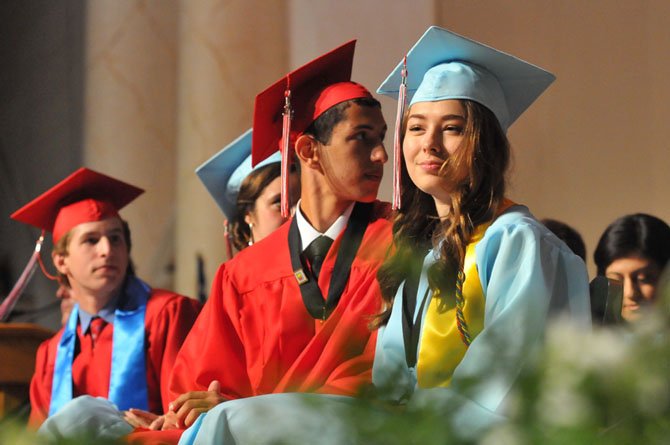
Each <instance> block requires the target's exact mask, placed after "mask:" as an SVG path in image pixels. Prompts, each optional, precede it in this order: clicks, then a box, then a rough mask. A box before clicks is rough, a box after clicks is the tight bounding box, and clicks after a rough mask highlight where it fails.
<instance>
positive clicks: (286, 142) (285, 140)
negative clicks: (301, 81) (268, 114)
mask: <svg viewBox="0 0 670 445" xmlns="http://www.w3.org/2000/svg"><path fill="white" fill-rule="evenodd" d="M282 114H283V116H282V139H281V147H280V148H281V216H282V217H284V218H288V217H289V214H290V209H289V207H290V206H289V187H288V178H289V171H288V170H289V168H288V167H289V156H290V154H291V152H290V141H291V119H293V108H292V106H291V78H290V77H289V76H286V91H284V111H283V113H282Z"/></svg>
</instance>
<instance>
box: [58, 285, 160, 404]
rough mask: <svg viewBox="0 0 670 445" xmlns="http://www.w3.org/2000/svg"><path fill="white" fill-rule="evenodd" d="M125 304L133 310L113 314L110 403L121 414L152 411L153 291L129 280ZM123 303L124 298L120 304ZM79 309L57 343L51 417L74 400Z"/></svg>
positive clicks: (75, 308)
mask: <svg viewBox="0 0 670 445" xmlns="http://www.w3.org/2000/svg"><path fill="white" fill-rule="evenodd" d="M124 290H125V297H126V298H125V302H126V304H127V305H128V303H134V304H130V306H131V307H133V309H130V310H123V309H122V308H121V307H123V305H122V304H119V307H118V308H117V309H116V310H115V311H114V332H113V334H112V335H113V337H112V361H111V367H112V369H111V375H110V378H109V394H108V399H109V400H110V401H112V402H113V403H114V404H115V405H116V406H117V407H118V408H119V409H120V410H127V409H129V408H140V409H143V410H145V411H148V410H149V391H148V389H147V373H146V365H145V353H144V317H145V314H146V309H147V300H148V299H149V294H150V293H151V288H150V287H149V286H148V285H147V284H146V283H144V282H143V281H142V280H140V279H139V278H136V277H133V276H129V277H128V278H127V280H126V285H125V289H124ZM123 301H124V298H123V296H122V297H121V302H123ZM78 322H79V305H78V304H75V305H74V307H73V308H72V313H71V314H70V318H69V319H68V322H67V325H66V326H65V329H63V335H62V336H61V339H60V342H59V343H58V351H57V353H56V364H55V366H54V375H53V383H52V387H51V404H50V405H49V416H51V415H53V414H55V413H56V412H57V411H58V410H59V409H60V408H62V407H63V405H65V404H66V403H67V402H69V401H70V400H72V360H73V359H74V350H75V346H76V343H77V323H78Z"/></svg>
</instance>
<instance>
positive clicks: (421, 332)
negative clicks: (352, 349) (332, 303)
mask: <svg viewBox="0 0 670 445" xmlns="http://www.w3.org/2000/svg"><path fill="white" fill-rule="evenodd" d="M403 71H405V73H406V74H407V76H406V77H405V76H404V75H403ZM553 80H554V76H553V75H552V74H551V73H548V72H546V71H544V70H542V69H540V68H538V67H535V66H533V65H531V64H528V63H526V62H524V61H522V60H520V59H517V58H515V57H513V56H510V55H507V54H504V53H502V52H500V51H497V50H495V49H493V48H490V47H487V46H485V45H482V44H480V43H478V42H474V41H472V40H469V39H466V38H464V37H461V36H459V35H456V34H454V33H451V32H450V31H447V30H445V29H441V28H438V27H431V28H429V29H428V30H427V31H426V33H425V34H424V35H423V36H422V37H421V39H420V40H419V41H418V42H417V43H416V44H415V46H414V47H413V48H412V49H411V50H410V51H409V53H408V54H407V58H406V65H405V63H403V62H401V63H400V64H399V65H398V66H397V67H396V69H395V70H394V71H393V73H392V74H391V75H390V76H389V78H388V79H387V80H386V81H385V82H384V83H383V84H382V86H381V87H380V89H379V90H378V92H379V93H381V94H387V95H391V96H393V97H398V96H400V101H401V102H402V103H403V104H404V100H405V98H404V97H403V95H404V94H405V93H402V92H401V91H402V90H403V89H405V90H406V94H407V99H408V100H409V108H408V110H407V112H406V113H404V112H403V111H404V110H402V108H404V107H401V111H399V116H402V117H403V119H402V120H401V119H398V121H397V124H400V125H398V127H399V128H398V129H397V130H398V134H397V136H396V143H397V148H396V156H397V168H396V172H397V173H399V174H400V176H399V177H398V178H399V179H400V181H399V182H396V181H394V184H397V185H396V186H395V187H394V205H395V206H396V207H399V210H398V212H397V214H396V219H395V222H394V243H395V245H396V249H397V250H396V254H395V255H393V256H392V257H390V258H389V259H387V261H386V263H385V264H384V266H383V267H382V268H381V269H380V271H379V274H378V277H379V281H380V286H381V288H382V292H383V295H384V300H385V310H384V312H383V313H382V314H380V316H379V318H378V320H377V324H378V327H379V333H378V338H377V347H376V354H375V360H374V367H373V383H374V384H375V386H376V387H378V388H379V393H380V397H382V398H383V399H385V400H388V401H389V402H391V403H394V404H407V405H408V409H412V407H422V406H426V404H435V408H436V409H441V410H444V412H448V413H449V415H448V416H445V419H449V422H450V423H451V425H450V426H451V428H452V431H454V432H455V434H457V435H460V436H462V437H464V438H465V437H473V436H476V435H478V434H481V433H482V432H483V431H485V430H486V429H487V428H488V427H490V426H492V425H494V424H495V423H497V422H500V421H502V420H504V419H505V401H506V398H507V396H508V395H509V394H510V392H511V390H512V388H513V386H514V383H515V381H516V380H517V378H518V377H519V375H520V373H521V371H522V369H523V368H524V366H526V365H527V364H528V363H529V362H531V361H532V357H533V354H534V352H536V351H537V350H538V348H539V347H541V345H542V338H543V335H544V332H545V329H546V325H547V322H548V320H549V318H550V317H551V316H552V315H554V314H559V313H566V314H567V315H568V316H569V317H571V318H572V319H573V321H574V322H575V324H576V326H578V327H580V328H584V329H586V330H588V329H589V327H590V310H589V290H588V276H587V272H586V268H585V265H584V262H583V261H582V260H581V259H580V258H579V257H577V256H576V255H575V254H573V253H572V251H571V250H570V249H569V248H568V247H567V246H566V245H565V244H564V243H563V242H562V241H560V240H559V239H558V238H557V237H556V236H555V235H553V234H552V233H551V232H550V231H549V230H547V229H546V228H545V227H544V226H543V225H542V224H540V223H539V222H538V221H537V220H536V219H535V218H534V217H533V216H532V214H531V213H530V212H529V210H528V209H527V208H526V207H525V206H522V205H518V204H516V203H514V202H512V201H510V200H509V199H507V198H506V195H505V173H506V170H507V167H508V163H509V157H510V149H509V143H508V141H507V137H506V131H507V129H508V128H509V126H510V125H511V124H512V123H513V122H514V121H515V120H516V119H517V118H518V117H519V116H520V115H521V114H522V113H523V112H524V111H525V110H526V109H527V108H528V106H530V104H531V103H532V102H533V101H534V100H535V99H536V98H537V97H538V96H539V95H540V94H541V93H542V92H543V91H544V90H545V89H546V88H547V87H548V86H549V85H550V84H551V83H552V82H553ZM401 84H402V85H403V86H402V87H400V88H399V86H400V85H401ZM401 142H402V144H401ZM400 156H402V158H401V157H400ZM400 198H402V199H400ZM317 398H318V401H319V402H321V404H320V405H313V404H312V402H313V401H312V400H308V399H317ZM344 402H345V400H343V399H342V398H326V397H324V396H316V395H298V394H273V395H270V396H265V397H264V398H256V400H253V401H251V403H246V402H243V403H246V405H243V404H241V405H240V406H231V405H228V407H225V404H224V405H223V406H220V408H215V409H214V410H212V411H211V412H210V413H209V414H208V416H207V417H201V418H200V419H199V422H198V425H197V427H196V428H195V429H194V430H192V431H188V430H187V432H186V433H185V434H184V435H183V436H182V441H181V442H180V443H183V444H191V443H196V444H203V443H226V444H230V443H245V441H247V440H252V441H259V442H270V441H272V440H278V439H281V440H289V441H290V442H291V443H308V442H309V441H310V435H311V439H314V437H315V436H314V435H313V434H314V432H315V431H317V432H318V431H321V433H320V434H318V437H319V440H320V443H323V442H322V441H323V440H325V441H326V442H327V443H342V442H347V441H355V440H356V431H355V429H356V426H355V425H351V424H347V423H346V422H345V421H343V420H342V419H343V418H344V417H343V416H341V415H339V414H338V413H340V414H341V413H342V411H340V410H346V403H344ZM305 407H308V409H305ZM320 409H321V411H320ZM301 412H302V413H303V414H302V415H301V414H300V413H301ZM261 418H262V419H263V428H259V422H258V421H259V420H260V419H261ZM295 418H299V419H301V422H300V423H301V424H302V425H303V427H302V428H301V427H300V426H299V425H297V424H296V423H294V422H291V421H289V420H288V419H295ZM282 419H284V421H282ZM352 426H353V429H352V430H347V428H350V427H352ZM197 428H200V431H199V433H197ZM196 433H197V434H196ZM222 441H223V442H222Z"/></svg>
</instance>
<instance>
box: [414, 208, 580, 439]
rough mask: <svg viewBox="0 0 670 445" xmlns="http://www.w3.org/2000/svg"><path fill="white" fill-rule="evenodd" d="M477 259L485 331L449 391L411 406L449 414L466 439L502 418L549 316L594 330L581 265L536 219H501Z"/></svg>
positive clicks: (434, 391) (424, 394) (423, 396)
mask: <svg viewBox="0 0 670 445" xmlns="http://www.w3.org/2000/svg"><path fill="white" fill-rule="evenodd" d="M476 256H477V257H476V261H477V268H478V273H479V277H480V281H481V284H482V289H483V291H484V295H485V298H486V306H485V315H484V329H483V330H482V331H481V332H480V334H479V335H478V336H477V337H476V338H475V339H474V340H473V342H472V344H471V345H470V347H469V349H468V351H467V352H466V354H465V356H464V358H463V360H462V361H461V363H460V364H459V365H458V366H457V367H456V369H455V371H454V375H453V379H452V383H451V386H450V387H449V388H431V389H417V391H416V392H415V393H414V396H413V397H412V400H411V405H415V406H416V405H419V406H420V405H423V404H425V403H438V404H440V405H441V406H442V407H443V408H446V409H448V410H451V411H452V412H453V413H454V417H453V422H454V428H456V429H457V430H458V431H461V432H463V435H469V434H476V433H477V432H478V431H481V430H482V429H483V428H486V427H488V426H490V425H491V424H493V423H495V422H498V421H500V420H502V419H504V411H505V409H504V406H505V403H504V402H505V399H506V397H507V395H508V394H509V393H510V390H511V388H512V387H513V385H514V382H515V381H516V380H517V378H518V376H519V374H520V372H521V371H522V369H523V367H524V366H525V365H526V364H527V363H528V362H529V361H532V359H533V357H534V355H535V353H536V352H537V350H538V348H539V346H540V345H541V344H542V340H543V336H544V331H545V328H546V324H547V320H548V318H549V315H550V314H553V313H558V312H564V311H566V312H569V313H570V314H571V316H572V317H573V318H574V320H575V321H576V323H577V325H579V326H581V327H583V328H587V329H588V327H589V326H590V310H589V294H588V275H587V272H586V268H585V266H584V262H583V261H582V260H581V258H579V257H577V256H576V255H574V254H573V253H572V252H571V251H570V250H569V249H568V247H567V246H566V245H565V244H564V243H563V242H562V241H560V240H559V239H558V238H556V237H555V236H554V235H553V234H551V233H550V232H549V231H548V230H547V229H545V228H544V227H543V226H541V225H540V224H539V223H537V222H536V221H535V220H534V219H532V218H530V217H521V218H519V217H518V216H515V214H514V213H513V214H512V215H509V216H506V215H503V216H501V217H500V218H498V220H496V221H495V222H494V223H493V224H492V225H491V226H490V227H489V229H488V230H487V232H486V234H485V236H484V238H483V239H482V240H481V241H480V243H479V244H478V245H477V247H476ZM466 433H467V434H466Z"/></svg>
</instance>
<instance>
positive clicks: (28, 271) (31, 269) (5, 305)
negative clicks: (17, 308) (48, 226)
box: [0, 230, 56, 321]
mask: <svg viewBox="0 0 670 445" xmlns="http://www.w3.org/2000/svg"><path fill="white" fill-rule="evenodd" d="M43 242H44V230H43V231H42V234H41V235H40V237H39V239H38V240H37V242H36V243H35V250H34V251H33V254H32V255H31V256H30V260H28V264H26V267H25V268H24V269H23V272H21V276H19V279H18V280H17V281H16V284H15V285H14V287H13V288H12V290H11V291H10V292H9V295H7V298H5V300H4V301H3V302H2V305H0V321H4V320H5V319H6V318H7V317H8V316H9V314H10V312H12V309H14V305H15V304H16V302H17V301H19V297H20V296H21V294H23V291H24V290H25V289H26V286H27V285H28V283H29V282H30V279H31V278H32V276H33V273H35V265H36V264H35V263H37V262H39V263H40V265H41V264H42V260H41V257H40V250H42V243H43ZM42 271H43V272H44V274H45V275H46V276H47V277H49V278H52V276H51V275H49V274H47V273H46V271H45V270H44V269H43V270H42ZM52 279H56V278H55V277H53V278H52Z"/></svg>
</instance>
